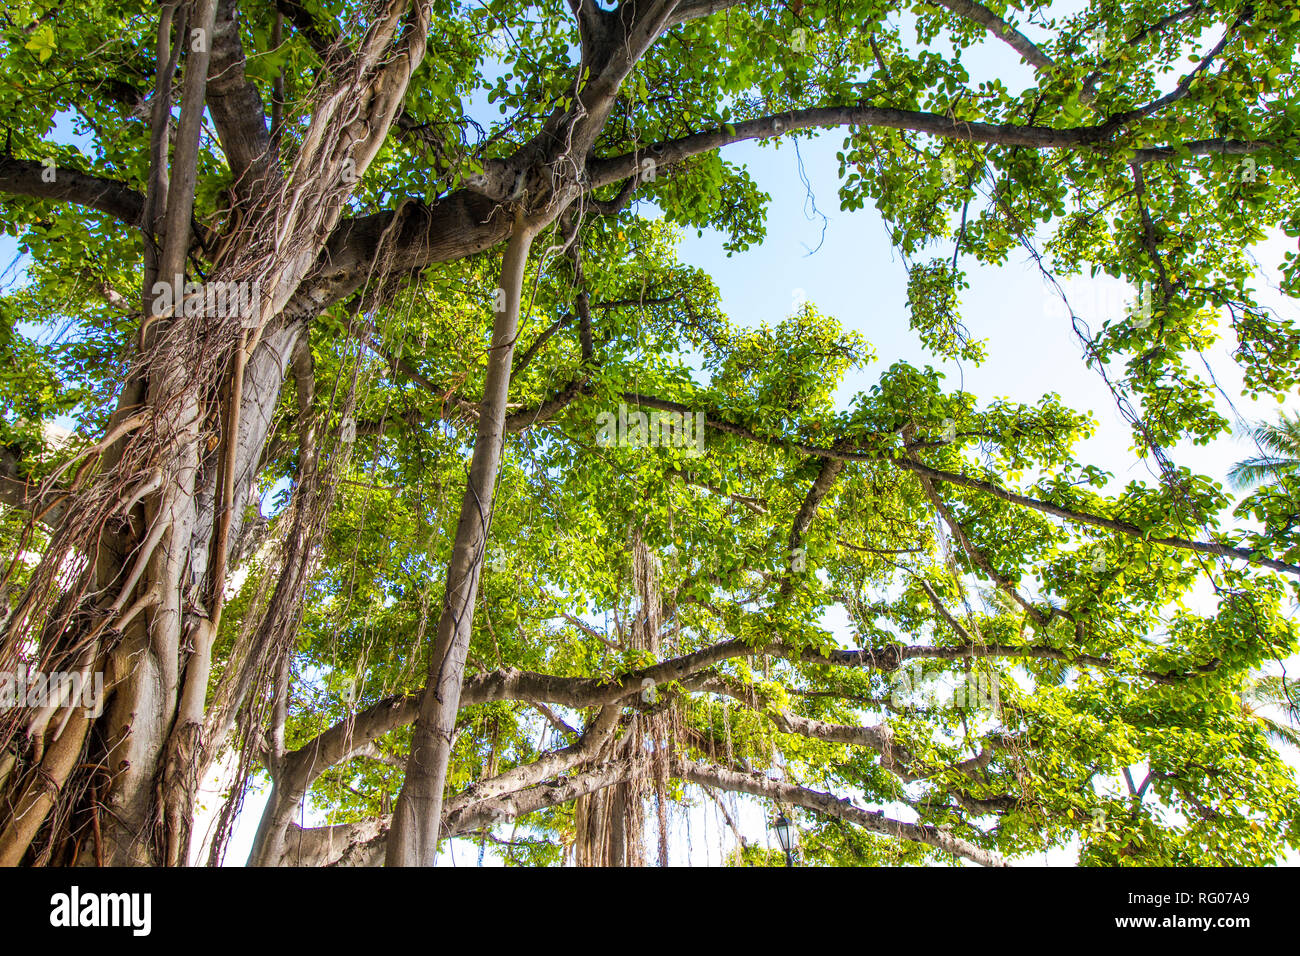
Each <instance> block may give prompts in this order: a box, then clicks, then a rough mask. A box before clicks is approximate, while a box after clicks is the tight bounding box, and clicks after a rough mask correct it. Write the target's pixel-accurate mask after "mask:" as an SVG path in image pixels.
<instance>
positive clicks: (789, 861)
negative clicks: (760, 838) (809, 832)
mask: <svg viewBox="0 0 1300 956" xmlns="http://www.w3.org/2000/svg"><path fill="white" fill-rule="evenodd" d="M772 829H773V830H775V831H776V838H777V840H778V841H779V842H780V844H781V849H782V850H785V865H786V866H794V857H793V856H791V854H790V851H791V849H792V848H793V846H794V843H793V839H794V836H793V834H792V833H791V832H790V831H791V828H790V820H789V818H788V817H787V816H786V815H785V814H784V813H782V814H781V815H780V816H778V817H777V818H776V821H775V822H774V823H773V824H772Z"/></svg>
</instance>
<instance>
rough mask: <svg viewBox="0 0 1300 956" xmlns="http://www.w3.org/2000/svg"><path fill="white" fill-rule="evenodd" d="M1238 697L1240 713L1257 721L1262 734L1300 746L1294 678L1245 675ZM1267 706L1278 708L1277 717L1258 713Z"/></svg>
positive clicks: (1299, 702) (1299, 690)
mask: <svg viewBox="0 0 1300 956" xmlns="http://www.w3.org/2000/svg"><path fill="white" fill-rule="evenodd" d="M1239 698H1240V700H1241V710H1242V712H1243V713H1244V714H1245V715H1246V716H1247V717H1253V718H1255V719H1256V720H1258V721H1259V722H1260V724H1261V725H1262V729H1263V731H1264V736H1265V737H1267V738H1268V739H1269V740H1271V741H1273V742H1274V743H1278V744H1289V745H1290V746H1292V747H1295V748H1297V749H1300V729H1297V725H1298V724H1300V685H1297V684H1296V682H1295V681H1294V680H1289V681H1283V679H1282V676H1281V675H1280V674H1262V675H1260V676H1258V677H1248V678H1246V681H1245V682H1244V683H1243V684H1242V686H1241V693H1240V695H1239ZM1270 707H1277V708H1278V709H1279V710H1280V711H1281V715H1280V717H1279V719H1276V720H1275V719H1273V718H1272V717H1268V716H1266V715H1265V714H1264V713H1262V711H1264V710H1265V709H1267V708H1270Z"/></svg>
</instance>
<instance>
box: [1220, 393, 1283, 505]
mask: <svg viewBox="0 0 1300 956" xmlns="http://www.w3.org/2000/svg"><path fill="white" fill-rule="evenodd" d="M1249 434H1250V436H1251V437H1252V438H1253V439H1254V440H1255V444H1256V445H1257V446H1258V447H1259V449H1260V451H1261V452H1262V454H1259V455H1256V456H1255V457H1253V458H1247V459H1246V460H1245V461H1239V462H1237V463H1236V464H1235V465H1233V466H1232V468H1231V469H1229V471H1228V481H1229V482H1231V484H1232V487H1234V488H1236V489H1238V490H1241V489H1245V488H1250V487H1252V486H1254V485H1260V484H1264V483H1266V482H1274V481H1277V480H1278V479H1279V478H1281V477H1282V476H1283V475H1295V474H1298V473H1300V413H1297V414H1295V415H1288V414H1287V413H1286V412H1283V413H1282V414H1281V416H1280V417H1279V419H1278V422H1277V424H1273V423H1272V422H1259V423H1257V424H1256V425H1254V426H1253V427H1252V428H1250V430H1249Z"/></svg>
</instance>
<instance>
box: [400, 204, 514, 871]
mask: <svg viewBox="0 0 1300 956" xmlns="http://www.w3.org/2000/svg"><path fill="white" fill-rule="evenodd" d="M538 228H539V227H538V226H537V225H535V224H531V223H528V222H527V220H525V218H524V216H523V215H522V213H521V214H519V215H516V217H515V224H514V229H513V230H512V232H511V234H510V240H509V242H508V243H507V244H506V249H505V256H504V258H503V261H502V263H501V289H502V290H504V292H505V303H504V308H503V309H502V310H501V311H500V312H498V313H496V315H495V317H494V320H493V323H492V345H491V348H490V350H489V353H488V366H487V375H486V378H485V380H484V384H483V403H482V405H481V406H480V408H479V420H478V437H477V439H476V441H475V443H474V457H473V459H472V461H471V463H470V472H469V482H468V485H467V487H466V489H465V496H464V498H463V499H462V501H461V507H460V521H459V523H458V524H457V526H456V541H455V544H454V545H453V549H452V555H451V562H450V564H449V565H448V568H447V591H446V596H445V598H444V600H443V606H442V614H441V616H440V617H439V619H438V635H437V638H436V640H435V642H434V646H433V652H432V654H431V656H430V658H429V678H428V682H427V683H426V684H425V690H424V696H423V698H422V700H421V702H420V714H419V717H418V718H416V722H415V727H414V732H413V734H412V738H411V753H410V757H409V759H408V761H407V765H406V779H405V781H404V782H403V784H402V790H401V793H400V794H399V795H398V798H397V807H396V809H395V812H394V815H393V826H392V828H391V830H390V831H389V836H388V849H387V855H386V860H387V864H388V865H389V866H433V864H434V861H435V859H436V858H437V853H438V837H439V831H440V829H441V819H442V795H443V787H444V786H445V785H446V781H447V763H448V761H449V760H450V758H451V745H452V737H453V734H454V732H455V727H456V714H457V712H458V711H459V709H460V692H461V685H462V683H463V681H464V674H465V655H466V653H467V652H468V650H469V639H470V632H471V630H472V628H473V625H474V605H475V601H476V598H477V596H478V583H479V575H480V572H481V571H482V567H483V554H484V549H485V547H486V542H487V531H488V522H489V519H490V517H491V514H492V497H493V494H494V493H495V490H496V480H497V471H498V469H499V467H500V464H501V450H502V443H503V439H504V437H505V417H506V397H507V392H508V390H509V387H510V367H511V362H512V359H513V356H514V347H515V338H516V333H517V331H518V326H519V307H520V300H521V299H522V296H523V280H524V266H525V265H527V263H528V251H529V249H530V248H531V247H532V242H533V236H534V235H535V234H536V231H537V229H538Z"/></svg>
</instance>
